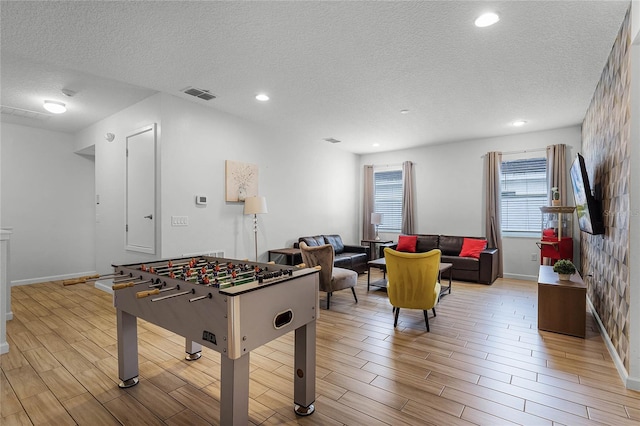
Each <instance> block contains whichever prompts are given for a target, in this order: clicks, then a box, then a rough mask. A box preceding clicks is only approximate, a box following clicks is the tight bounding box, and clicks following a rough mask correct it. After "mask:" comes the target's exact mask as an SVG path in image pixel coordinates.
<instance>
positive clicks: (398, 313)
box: [393, 308, 400, 328]
mask: <svg viewBox="0 0 640 426" xmlns="http://www.w3.org/2000/svg"><path fill="white" fill-rule="evenodd" d="M394 309H395V310H396V316H395V319H394V320H393V327H394V328H395V327H397V326H398V315H400V308H394Z"/></svg>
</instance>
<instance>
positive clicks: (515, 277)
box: [502, 274, 538, 282]
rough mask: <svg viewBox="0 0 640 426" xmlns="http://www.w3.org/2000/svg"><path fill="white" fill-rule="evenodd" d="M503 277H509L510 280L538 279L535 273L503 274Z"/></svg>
mask: <svg viewBox="0 0 640 426" xmlns="http://www.w3.org/2000/svg"><path fill="white" fill-rule="evenodd" d="M502 277H503V278H509V279H512V280H524V281H536V282H537V281H538V276H537V275H524V274H503V276H502Z"/></svg>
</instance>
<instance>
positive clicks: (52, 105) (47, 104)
mask: <svg viewBox="0 0 640 426" xmlns="http://www.w3.org/2000/svg"><path fill="white" fill-rule="evenodd" d="M43 106H44V109H46V110H47V111H49V112H52V113H54V114H62V113H63V112H66V111H67V107H66V106H65V104H63V103H62V102H58V101H44V104H43Z"/></svg>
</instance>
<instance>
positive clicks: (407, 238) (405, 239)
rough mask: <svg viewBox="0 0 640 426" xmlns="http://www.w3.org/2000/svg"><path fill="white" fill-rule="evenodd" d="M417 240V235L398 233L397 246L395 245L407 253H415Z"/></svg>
mask: <svg viewBox="0 0 640 426" xmlns="http://www.w3.org/2000/svg"><path fill="white" fill-rule="evenodd" d="M417 241H418V236H417V235H399V236H398V246H397V247H396V250H398V251H404V252H407V253H415V252H416V242H417Z"/></svg>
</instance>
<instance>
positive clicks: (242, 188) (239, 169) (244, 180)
mask: <svg viewBox="0 0 640 426" xmlns="http://www.w3.org/2000/svg"><path fill="white" fill-rule="evenodd" d="M224 169H225V183H226V189H225V197H226V200H227V201H231V202H244V199H245V198H247V197H255V196H257V195H258V165H257V164H251V163H241V162H239V161H231V160H226V161H225V167H224Z"/></svg>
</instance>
